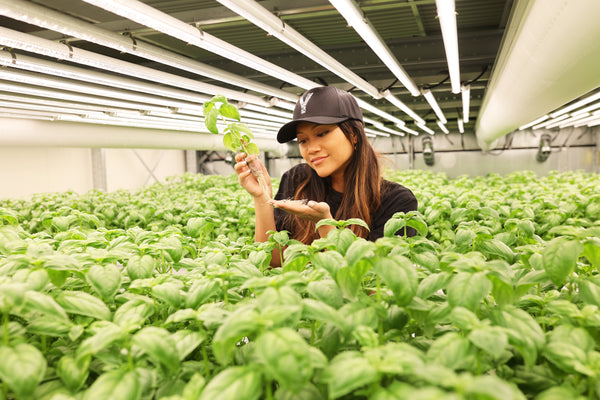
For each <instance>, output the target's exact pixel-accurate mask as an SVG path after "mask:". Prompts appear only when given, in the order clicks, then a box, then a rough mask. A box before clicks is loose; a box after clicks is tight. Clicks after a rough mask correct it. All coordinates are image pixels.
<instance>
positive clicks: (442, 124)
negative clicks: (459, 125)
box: [436, 120, 450, 135]
mask: <svg viewBox="0 0 600 400" xmlns="http://www.w3.org/2000/svg"><path fill="white" fill-rule="evenodd" d="M436 122H437V125H438V126H439V127H440V129H441V130H442V132H444V133H445V134H446V135H447V134H449V133H450V131H449V130H448V128H446V125H444V123H443V122H442V121H439V120H438V121H436Z"/></svg>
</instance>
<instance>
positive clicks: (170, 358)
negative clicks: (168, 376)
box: [132, 326, 179, 373]
mask: <svg viewBox="0 0 600 400" xmlns="http://www.w3.org/2000/svg"><path fill="white" fill-rule="evenodd" d="M132 344H134V345H135V346H138V347H139V348H140V350H141V351H142V352H144V353H146V354H148V356H150V358H151V359H152V361H154V362H155V363H156V364H160V365H163V366H164V367H166V369H167V370H169V371H171V372H172V373H174V372H175V371H176V370H177V369H178V368H179V352H178V350H177V346H176V345H175V341H174V340H173V338H172V337H171V335H170V334H169V332H168V331H167V330H166V329H163V328H158V327H155V326H148V327H145V328H143V329H142V330H140V331H139V332H137V333H136V334H135V335H133V337H132Z"/></svg>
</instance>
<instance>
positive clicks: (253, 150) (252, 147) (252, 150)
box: [246, 143, 260, 155]
mask: <svg viewBox="0 0 600 400" xmlns="http://www.w3.org/2000/svg"><path fill="white" fill-rule="evenodd" d="M246 151H247V152H248V154H254V155H258V154H260V150H259V149H258V146H257V145H256V143H248V144H247V145H246Z"/></svg>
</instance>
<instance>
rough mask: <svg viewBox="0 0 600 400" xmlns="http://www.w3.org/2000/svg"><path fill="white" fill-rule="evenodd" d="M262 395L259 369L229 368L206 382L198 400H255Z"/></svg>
mask: <svg viewBox="0 0 600 400" xmlns="http://www.w3.org/2000/svg"><path fill="white" fill-rule="evenodd" d="M261 394H262V376H261V373H260V369H259V368H256V366H253V365H248V366H243V367H229V368H227V369H225V370H223V371H221V372H219V373H218V374H217V376H215V377H214V378H213V379H211V380H210V382H208V384H207V385H206V387H205V388H204V390H203V391H202V394H201V395H200V398H199V399H198V400H214V399H219V400H257V399H258V398H260V396H261Z"/></svg>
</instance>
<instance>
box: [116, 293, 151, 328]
mask: <svg viewBox="0 0 600 400" xmlns="http://www.w3.org/2000/svg"><path fill="white" fill-rule="evenodd" d="M153 314H154V304H153V303H152V302H151V300H150V299H148V300H142V299H132V300H129V301H128V302H126V303H124V304H123V305H121V306H120V307H119V308H118V309H117V311H115V315H114V317H113V322H114V323H115V324H117V325H119V326H120V327H121V328H123V330H124V331H126V332H131V331H133V330H136V329H139V328H141V327H142V325H144V322H145V321H146V319H148V318H149V317H150V316H152V315H153Z"/></svg>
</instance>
